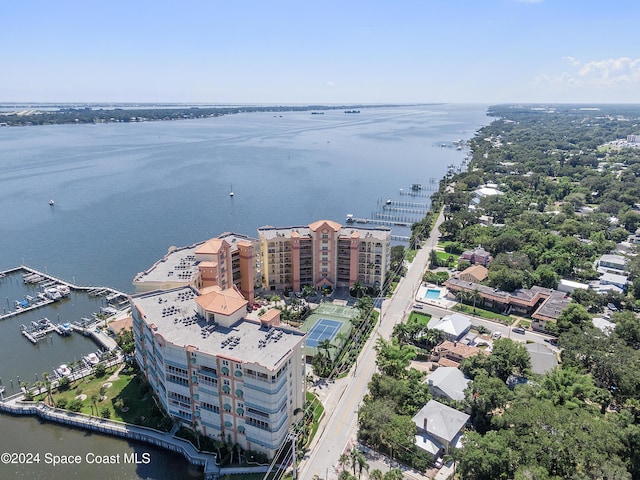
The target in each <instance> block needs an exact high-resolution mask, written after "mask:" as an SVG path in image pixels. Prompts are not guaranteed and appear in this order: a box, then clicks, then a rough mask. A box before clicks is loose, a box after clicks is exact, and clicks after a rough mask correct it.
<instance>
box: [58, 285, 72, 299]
mask: <svg viewBox="0 0 640 480" xmlns="http://www.w3.org/2000/svg"><path fill="white" fill-rule="evenodd" d="M56 288H57V289H58V293H59V294H60V296H61V297H68V296H69V295H71V289H70V288H69V287H68V286H66V285H58V286H57V287H56Z"/></svg>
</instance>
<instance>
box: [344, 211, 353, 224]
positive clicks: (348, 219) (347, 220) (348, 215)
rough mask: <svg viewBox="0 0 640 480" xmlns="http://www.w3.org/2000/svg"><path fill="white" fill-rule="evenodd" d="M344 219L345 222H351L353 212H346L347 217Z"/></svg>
mask: <svg viewBox="0 0 640 480" xmlns="http://www.w3.org/2000/svg"><path fill="white" fill-rule="evenodd" d="M345 221H346V222H347V223H353V222H354V219H353V214H352V213H349V214H347V218H346V219H345Z"/></svg>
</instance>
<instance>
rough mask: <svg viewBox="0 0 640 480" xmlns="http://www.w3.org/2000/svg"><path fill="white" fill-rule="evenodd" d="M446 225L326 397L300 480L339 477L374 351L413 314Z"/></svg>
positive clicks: (385, 306)
mask: <svg viewBox="0 0 640 480" xmlns="http://www.w3.org/2000/svg"><path fill="white" fill-rule="evenodd" d="M442 221H443V217H442V215H440V217H438V220H437V221H436V225H435V226H434V229H433V230H432V232H431V235H430V237H429V240H427V242H426V243H425V246H424V247H423V248H422V249H420V250H419V251H418V253H417V255H416V257H415V259H414V261H413V262H412V264H411V265H410V266H409V269H408V271H407V274H406V275H405V277H404V278H403V279H402V280H401V281H400V284H399V285H398V286H397V287H396V291H395V293H394V295H393V297H392V298H391V299H390V300H385V302H384V303H383V305H382V312H381V315H380V323H379V325H378V327H377V329H376V330H375V331H374V332H373V333H372V335H371V336H370V337H369V340H368V341H367V343H366V344H365V346H364V348H363V349H362V352H361V354H360V356H359V358H358V362H357V365H356V367H354V369H352V371H351V373H350V376H349V377H347V378H346V379H341V380H337V381H336V382H335V383H334V384H332V385H330V386H329V387H328V389H329V390H330V392H328V393H327V394H326V395H325V397H324V404H325V408H326V416H325V418H324V420H323V422H322V424H321V426H320V429H319V431H318V435H317V436H316V438H315V439H314V441H313V443H312V445H311V450H310V453H309V456H308V457H307V458H306V459H305V460H303V461H302V463H301V465H300V468H299V472H300V475H299V478H300V479H302V480H311V479H312V478H313V476H314V475H317V476H318V477H319V478H322V479H326V480H329V479H331V480H333V479H336V478H337V477H338V472H337V471H336V465H337V464H338V457H340V454H342V453H343V452H345V451H346V450H348V449H349V448H350V447H351V445H353V444H354V443H355V438H356V433H357V411H358V408H359V406H360V402H361V401H362V398H363V397H364V395H365V393H366V391H367V385H368V383H369V381H370V380H371V376H372V375H373V373H374V372H375V370H376V365H375V357H376V355H375V350H374V348H373V347H374V345H375V342H376V340H377V338H378V337H382V338H384V339H389V338H390V337H391V333H392V332H393V327H394V325H396V324H397V323H400V322H401V321H403V320H404V319H405V317H406V314H407V311H409V310H410V307H411V305H412V304H413V299H414V296H415V292H416V289H417V288H418V286H419V285H420V283H421V281H422V274H423V272H424V269H425V267H426V265H427V263H428V261H429V252H430V251H431V249H432V248H434V247H435V246H436V245H437V243H438V230H437V229H438V226H439V225H440V223H442ZM416 478H420V477H416ZM424 478H426V477H424Z"/></svg>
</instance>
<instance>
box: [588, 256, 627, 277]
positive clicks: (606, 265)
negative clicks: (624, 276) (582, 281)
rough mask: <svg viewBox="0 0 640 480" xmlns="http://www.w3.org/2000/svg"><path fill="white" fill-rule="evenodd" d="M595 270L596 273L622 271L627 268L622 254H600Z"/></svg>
mask: <svg viewBox="0 0 640 480" xmlns="http://www.w3.org/2000/svg"><path fill="white" fill-rule="evenodd" d="M596 263H597V266H596V270H597V271H598V273H606V272H611V273H618V274H619V273H622V272H624V271H625V269H626V268H627V259H626V258H625V257H623V256H622V255H612V254H606V255H602V257H600V259H599V260H598V261H597V262H596Z"/></svg>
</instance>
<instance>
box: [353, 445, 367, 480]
mask: <svg viewBox="0 0 640 480" xmlns="http://www.w3.org/2000/svg"><path fill="white" fill-rule="evenodd" d="M350 456H351V466H352V467H353V474H354V475H355V474H356V466H357V467H358V478H360V477H361V476H362V470H366V471H367V472H368V471H369V464H368V463H367V458H366V457H365V456H364V453H362V452H361V451H360V450H359V449H357V448H354V449H352V450H351V453H350Z"/></svg>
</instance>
